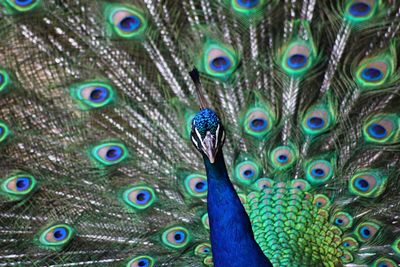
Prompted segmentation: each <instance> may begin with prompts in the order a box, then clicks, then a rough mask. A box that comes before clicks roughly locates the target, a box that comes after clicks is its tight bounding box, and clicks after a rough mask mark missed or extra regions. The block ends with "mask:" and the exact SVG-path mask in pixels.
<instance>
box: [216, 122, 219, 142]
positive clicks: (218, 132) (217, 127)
mask: <svg viewBox="0 0 400 267" xmlns="http://www.w3.org/2000/svg"><path fill="white" fill-rule="evenodd" d="M218 134H219V124H218V127H217V133H216V134H215V147H217V145H218Z"/></svg>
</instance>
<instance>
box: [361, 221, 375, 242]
mask: <svg viewBox="0 0 400 267" xmlns="http://www.w3.org/2000/svg"><path fill="white" fill-rule="evenodd" d="M380 228H381V227H380V226H379V225H378V224H376V223H373V222H365V223H361V224H359V225H358V226H357V228H356V231H355V232H356V236H357V239H358V240H359V241H361V242H367V241H370V240H372V239H373V238H374V237H375V235H376V234H377V233H378V231H379V229H380Z"/></svg>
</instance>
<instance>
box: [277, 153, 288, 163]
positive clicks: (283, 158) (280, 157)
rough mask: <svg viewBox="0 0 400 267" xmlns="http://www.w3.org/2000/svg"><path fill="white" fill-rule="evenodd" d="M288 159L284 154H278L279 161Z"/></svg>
mask: <svg viewBox="0 0 400 267" xmlns="http://www.w3.org/2000/svg"><path fill="white" fill-rule="evenodd" d="M287 160H288V157H287V156H286V155H280V156H279V157H278V161H279V162H286V161H287Z"/></svg>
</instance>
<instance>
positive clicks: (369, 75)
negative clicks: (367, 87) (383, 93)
mask: <svg viewBox="0 0 400 267" xmlns="http://www.w3.org/2000/svg"><path fill="white" fill-rule="evenodd" d="M361 77H362V78H363V79H364V80H366V81H369V82H376V81H379V80H380V79H382V78H383V73H382V71H380V70H379V69H377V68H365V69H364V70H363V71H362V72H361Z"/></svg>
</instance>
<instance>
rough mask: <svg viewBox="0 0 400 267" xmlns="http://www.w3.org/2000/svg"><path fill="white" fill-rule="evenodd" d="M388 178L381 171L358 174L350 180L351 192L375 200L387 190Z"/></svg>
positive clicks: (367, 171)
mask: <svg viewBox="0 0 400 267" xmlns="http://www.w3.org/2000/svg"><path fill="white" fill-rule="evenodd" d="M386 181H387V177H386V176H385V175H384V174H383V173H381V172H380V171H379V170H366V171H360V172H357V173H356V174H355V175H353V176H352V177H351V178H350V181H349V191H350V192H351V193H352V194H354V195H358V196H362V197H368V198H374V197H377V196H379V195H381V194H382V193H383V192H384V190H385V188H386Z"/></svg>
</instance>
